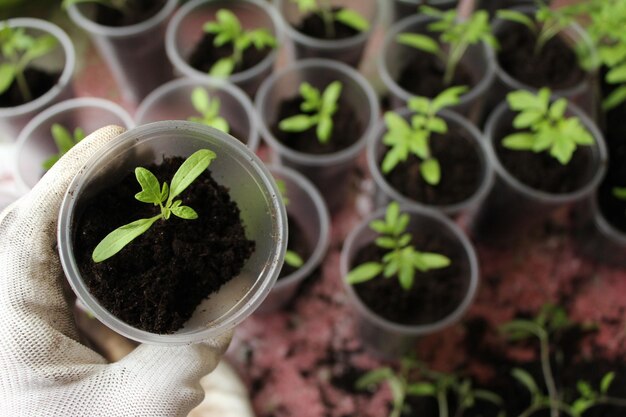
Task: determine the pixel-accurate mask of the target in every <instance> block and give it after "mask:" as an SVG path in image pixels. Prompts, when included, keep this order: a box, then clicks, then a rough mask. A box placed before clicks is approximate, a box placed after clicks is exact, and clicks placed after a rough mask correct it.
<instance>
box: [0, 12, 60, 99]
mask: <svg viewBox="0 0 626 417" xmlns="http://www.w3.org/2000/svg"><path fill="white" fill-rule="evenodd" d="M57 46H58V41H57V39H56V38H55V37H54V36H52V35H41V36H38V37H36V38H35V37H32V36H30V35H28V34H27V33H26V30H24V29H23V28H11V27H9V25H8V24H4V26H2V28H1V29H0V52H1V53H2V56H3V57H4V60H5V62H3V63H2V64H0V94H2V93H4V92H5V91H7V90H8V89H9V88H10V87H11V85H12V84H13V81H15V82H17V86H18V88H19V90H20V93H21V95H22V98H23V99H24V101H25V102H28V101H31V100H32V99H33V95H32V93H31V91H30V88H29V87H28V83H27V82H26V77H25V76H24V71H25V70H26V67H27V66H28V64H30V63H31V62H32V61H33V60H35V59H37V58H39V57H41V56H44V55H46V54H48V53H49V52H51V51H52V50H53V49H55V48H56V47H57Z"/></svg>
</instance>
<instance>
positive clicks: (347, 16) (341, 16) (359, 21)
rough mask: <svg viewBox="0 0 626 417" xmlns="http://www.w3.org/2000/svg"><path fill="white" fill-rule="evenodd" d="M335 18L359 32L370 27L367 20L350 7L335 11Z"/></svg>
mask: <svg viewBox="0 0 626 417" xmlns="http://www.w3.org/2000/svg"><path fill="white" fill-rule="evenodd" d="M335 20H337V21H338V22H341V23H343V24H344V25H346V26H349V27H351V28H353V29H355V30H357V31H359V32H366V31H368V30H369V29H370V24H369V22H368V21H367V20H366V19H365V18H364V17H363V16H361V15H360V14H359V13H358V12H356V11H354V10H350V9H341V10H339V11H338V12H336V13H335Z"/></svg>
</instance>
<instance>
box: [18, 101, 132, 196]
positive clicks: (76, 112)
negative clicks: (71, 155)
mask: <svg viewBox="0 0 626 417" xmlns="http://www.w3.org/2000/svg"><path fill="white" fill-rule="evenodd" d="M111 124H115V125H119V126H124V127H126V128H128V129H130V128H132V127H133V126H134V122H133V119H132V117H130V115H129V114H128V113H127V112H126V110H124V109H123V108H122V107H120V106H118V105H117V104H115V103H113V102H110V101H108V100H104V99H101V98H91V97H84V98H76V99H71V100H66V101H63V102H61V103H58V104H56V105H54V106H52V107H50V108H49V109H46V110H44V111H43V112H41V113H39V114H38V115H37V116H35V117H34V118H33V120H31V121H30V122H29V123H28V124H27V125H26V126H25V127H24V129H22V131H21V132H20V135H19V136H18V138H17V142H16V150H15V163H16V165H15V173H16V178H15V179H16V182H17V185H18V187H19V188H20V189H23V190H25V191H26V190H30V189H31V188H33V187H34V186H35V184H36V183H37V182H38V181H39V179H40V178H41V177H42V176H43V174H44V173H45V172H46V171H47V170H48V169H50V168H51V167H52V165H54V163H55V162H56V161H57V160H58V159H59V158H60V157H61V156H62V155H63V154H65V152H67V151H69V149H71V147H72V146H73V145H74V144H75V143H76V142H78V141H79V140H80V139H82V137H84V136H85V135H88V134H90V133H92V132H94V131H96V130H97V129H99V128H101V127H104V126H108V125H111ZM81 136H82V137H81Z"/></svg>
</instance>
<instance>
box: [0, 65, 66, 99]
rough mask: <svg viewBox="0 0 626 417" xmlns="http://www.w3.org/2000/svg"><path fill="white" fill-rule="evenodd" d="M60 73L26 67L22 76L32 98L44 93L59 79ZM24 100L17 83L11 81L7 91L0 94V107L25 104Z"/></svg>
mask: <svg viewBox="0 0 626 417" xmlns="http://www.w3.org/2000/svg"><path fill="white" fill-rule="evenodd" d="M60 76H61V74H60V73H49V72H46V71H42V70H38V69H34V68H26V70H25V71H24V77H25V78H26V83H27V84H28V87H29V88H30V93H31V95H32V96H33V100H35V99H36V98H38V97H41V96H43V95H44V94H46V93H47V92H48V91H50V89H51V88H52V87H54V85H55V84H56V82H57V81H58V80H59V77H60ZM25 103H26V101H25V100H24V97H23V96H22V93H21V91H20V89H19V87H18V85H17V82H16V81H13V83H12V84H11V86H10V87H9V89H8V90H7V91H5V92H4V93H2V94H0V107H15V106H20V105H22V104H25Z"/></svg>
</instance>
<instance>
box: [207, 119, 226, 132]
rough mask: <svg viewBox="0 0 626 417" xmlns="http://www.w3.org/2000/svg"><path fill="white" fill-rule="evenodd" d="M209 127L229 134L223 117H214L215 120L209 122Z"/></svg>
mask: <svg viewBox="0 0 626 417" xmlns="http://www.w3.org/2000/svg"><path fill="white" fill-rule="evenodd" d="M209 126H211V127H214V128H216V129H217V130H221V131H222V132H224V133H229V132H230V126H229V125H228V122H227V121H226V119H224V118H223V117H216V118H215V119H213V120H211V122H210V124H209Z"/></svg>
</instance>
